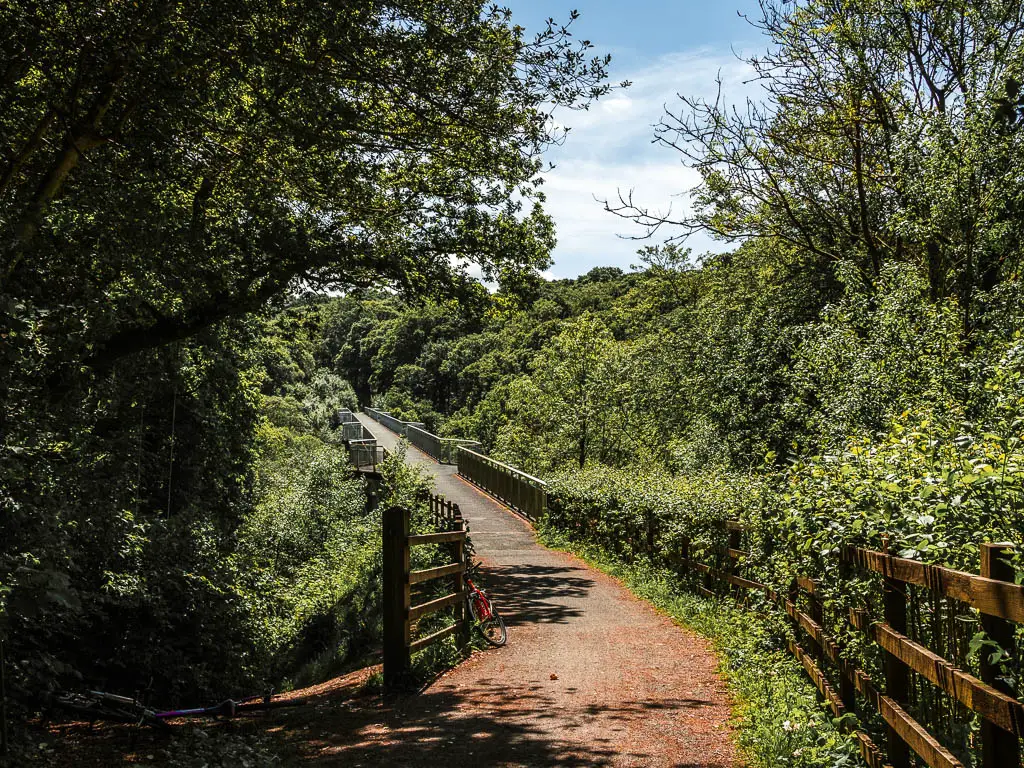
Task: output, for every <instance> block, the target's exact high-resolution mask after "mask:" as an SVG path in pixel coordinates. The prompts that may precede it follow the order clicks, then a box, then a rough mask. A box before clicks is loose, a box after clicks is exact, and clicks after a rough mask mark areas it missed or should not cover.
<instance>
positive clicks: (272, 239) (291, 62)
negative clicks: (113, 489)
mask: <svg viewBox="0 0 1024 768" xmlns="http://www.w3.org/2000/svg"><path fill="white" fill-rule="evenodd" d="M0 29H2V30H3V33H2V35H0V52H2V60H3V62H4V64H3V68H2V71H0V290H2V294H3V296H4V302H3V304H2V305H0V312H2V318H3V321H2V324H3V325H5V326H8V325H15V326H18V327H19V328H20V329H21V332H20V334H19V337H21V338H24V336H23V335H22V334H26V333H34V334H36V342H35V344H36V348H37V349H42V348H45V349H46V351H47V356H48V357H54V356H57V355H60V356H62V357H64V358H66V359H71V360H73V361H78V362H82V361H84V362H86V363H89V364H109V363H110V362H111V361H112V360H114V359H117V358H119V357H122V356H124V355H127V354H131V353H133V352H136V351H138V350H140V349H144V348H147V347H152V346H155V345H160V344H163V343H167V342H169V341H174V340H177V339H181V338H185V337H187V336H189V335H192V334H194V333H196V332H197V331H199V330H201V329H203V328H206V327H209V326H210V325H211V324H213V323H214V322H216V321H217V320H220V319H222V318H224V317H227V316H230V315H237V314H243V313H246V312H250V311H253V310H256V309H259V308H261V307H262V306H263V305H265V304H266V302H267V301H268V300H269V299H271V298H272V297H275V296H281V295H282V294H283V293H284V292H285V290H286V289H287V288H289V287H293V286H296V285H298V284H305V285H314V286H320V287H332V288H336V289H337V288H343V287H347V286H353V285H365V284H368V283H371V282H378V281H390V282H392V283H393V284H394V285H396V286H397V287H399V288H404V289H407V290H410V291H423V290H426V289H427V288H428V287H429V286H431V285H437V284H438V283H445V284H447V285H452V284H457V283H458V282H459V279H458V278H459V276H460V269H459V268H457V267H454V266H453V258H454V257H458V259H460V260H464V261H468V262H476V263H479V264H482V265H483V266H484V268H485V272H486V274H488V275H491V274H495V273H496V272H497V271H499V270H501V269H507V268H520V269H523V268H525V269H532V268H534V267H537V266H543V265H545V264H546V263H547V252H548V250H549V249H550V247H551V245H552V243H553V230H552V226H551V222H550V220H549V219H548V218H547V217H546V216H545V215H544V214H543V212H542V211H541V209H540V207H539V206H536V207H532V208H530V206H531V205H533V204H534V203H536V202H538V201H539V200H540V197H541V196H540V195H539V193H538V190H537V181H538V173H539V171H540V169H541V157H540V155H541V152H542V151H543V150H544V148H545V147H546V146H547V145H549V144H550V143H551V142H553V141H557V140H558V139H559V136H558V135H557V134H556V133H554V132H553V129H552V127H551V126H552V123H551V121H550V120H549V114H550V112H551V110H552V109H554V108H557V107H560V106H586V104H587V103H588V102H589V100H590V99H592V98H595V97H597V96H599V95H601V94H602V93H603V92H605V90H607V88H608V85H607V84H605V83H604V82H603V81H604V78H605V74H606V71H605V66H606V64H607V59H606V58H588V57H587V49H588V47H589V43H587V42H586V41H582V42H577V41H575V40H574V39H573V38H572V35H571V33H570V31H569V30H568V28H567V27H564V26H558V25H555V24H554V23H553V22H551V23H549V25H548V26H547V28H546V29H545V30H544V31H542V32H541V33H540V34H539V35H537V36H536V38H535V39H532V40H527V39H525V38H524V31H523V29H522V28H521V27H518V26H513V25H512V24H511V21H510V14H509V12H508V11H507V10H504V9H501V8H498V7H497V6H491V5H488V4H485V3H483V2H481V1H480V0H457V1H456V2H450V1H446V2H405V1H404V0H398V1H384V2H382V1H380V0H356V1H355V2H345V3H323V2H317V1H314V0H288V1H287V2H273V1H269V0H243V2H236V1H235V0H230V2H229V1H227V0H224V1H220V0H214V1H213V2H204V3H189V2H169V1H167V0H148V1H146V2H140V3H130V4H129V3H117V4H113V5H111V4H109V3H101V2H95V1H90V0H64V1H62V2H57V3H50V2H46V3H41V2H28V3H23V2H13V3H12V2H4V3H0ZM524 206H525V207H526V210H525V211H524V210H522V209H523V208H524ZM10 343H12V340H11V339H7V341H6V344H10Z"/></svg>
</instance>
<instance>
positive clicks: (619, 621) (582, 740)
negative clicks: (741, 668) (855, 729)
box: [303, 415, 739, 768]
mask: <svg viewBox="0 0 1024 768" xmlns="http://www.w3.org/2000/svg"><path fill="white" fill-rule="evenodd" d="M360 418H361V420H363V423H364V424H365V425H366V426H367V427H368V428H369V429H370V431H371V432H372V433H373V434H374V435H375V436H376V437H377V439H378V441H379V442H380V443H382V444H384V445H385V446H387V447H388V448H392V447H394V446H395V445H396V444H397V442H398V438H397V436H396V435H394V433H392V432H390V431H389V430H387V429H385V428H384V427H383V426H381V425H380V424H378V423H376V422H374V421H372V420H370V419H369V418H368V417H365V416H363V415H360ZM407 460H408V461H410V462H415V463H418V464H420V465H422V466H423V468H424V469H425V470H426V471H428V472H429V473H431V474H432V475H433V476H434V478H435V482H436V488H437V491H438V492H439V493H442V494H444V496H445V497H447V498H448V499H451V500H452V501H454V502H457V503H458V504H459V506H460V508H461V509H462V513H463V516H464V517H465V518H466V519H467V520H468V521H469V525H470V533H471V535H472V537H473V544H474V546H475V547H476V551H477V554H478V556H479V558H480V559H481V560H482V561H483V563H484V566H485V568H484V581H485V583H486V585H487V587H488V589H489V591H490V592H491V594H492V595H493V596H494V598H495V602H496V603H497V605H498V607H499V608H500V609H501V611H502V615H503V616H504V617H505V620H506V623H507V624H508V627H509V641H508V645H506V646H505V647H504V648H499V649H493V650H488V651H485V652H482V653H476V654H474V655H473V657H472V658H470V659H469V660H468V661H466V662H464V663H463V664H461V665H459V666H458V667H457V668H455V669H454V670H452V671H451V672H449V673H448V674H446V675H444V676H443V677H441V678H440V679H439V680H437V681H436V682H435V683H434V684H433V685H431V686H430V687H429V688H428V689H427V690H426V691H424V692H423V693H422V694H420V695H418V696H406V697H400V698H397V699H395V700H390V701H389V700H385V701H383V702H381V704H380V705H379V706H377V707H372V708H369V711H367V708H365V707H354V708H353V709H352V711H351V712H349V713H341V714H340V716H338V715H335V716H333V717H331V718H330V720H331V724H330V725H331V727H330V728H329V729H326V731H325V730H323V729H322V727H317V726H316V725H313V726H312V727H311V728H310V730H309V731H306V732H305V733H304V734H303V736H304V738H305V740H306V745H307V747H306V749H304V750H303V751H304V752H305V757H306V758H307V759H311V760H312V761H313V762H315V763H317V764H329V765H346V766H357V765H362V766H376V765H388V766H447V768H462V767H463V766H467V767H468V766H474V767H475V766H555V765H558V766H591V765H608V766H674V767H676V768H683V767H684V766H704V767H706V768H731V767H732V766H736V765H738V764H739V763H738V760H737V756H736V751H735V748H734V746H733V743H732V740H731V739H730V735H729V725H728V720H729V714H730V707H729V699H728V695H727V692H726V689H725V685H724V684H723V682H722V681H721V680H720V679H719V677H718V676H717V675H716V674H715V666H716V663H717V662H716V659H715V657H714V655H713V654H712V652H711V651H710V650H709V648H708V644H707V642H706V641H705V640H703V639H702V638H699V637H697V636H696V635H694V634H692V633H691V632H688V631H686V630H684V629H682V628H680V627H678V626H676V625H675V624H673V623H672V621H671V620H669V619H668V618H666V617H665V616H663V615H661V614H659V613H657V612H656V611H655V610H654V609H653V608H652V607H651V606H650V605H649V604H647V603H645V602H643V601H641V600H639V599H637V598H636V597H634V596H633V595H632V594H631V593H629V592H628V591H627V590H626V589H625V588H624V587H623V586H622V585H621V584H619V583H618V582H617V581H615V580H614V579H612V578H610V577H608V576H606V575H604V574H602V573H600V572H598V571H596V570H594V569H592V568H590V567H588V566H587V565H586V564H585V563H583V562H581V561H580V560H578V559H576V558H574V557H572V556H570V555H566V554H563V553H560V552H554V551H552V550H549V549H546V548H545V547H543V546H541V545H540V544H539V543H538V542H537V540H536V537H535V535H534V533H533V530H532V528H531V527H530V526H529V525H528V524H527V523H526V522H524V521H523V520H522V519H521V518H519V517H518V516H517V515H515V514H513V513H511V512H510V511H509V510H507V509H506V508H505V507H504V506H502V505H501V504H499V503H497V502H495V501H494V500H492V499H491V498H490V497H489V496H487V495H485V494H483V493H482V492H480V491H479V490H477V489H476V488H474V487H473V486H471V485H469V484H468V483H466V482H465V481H463V480H462V479H461V478H459V477H458V476H457V475H456V474H455V468H454V467H450V466H444V465H439V464H437V463H436V462H435V461H434V460H433V459H431V458H430V457H428V456H426V455H425V454H423V453H421V452H420V451H418V450H416V449H415V448H413V447H412V446H409V448H408V453H407ZM310 731H313V732H312V733H311V732H310ZM317 731H320V732H319V733H317ZM327 731H329V732H327Z"/></svg>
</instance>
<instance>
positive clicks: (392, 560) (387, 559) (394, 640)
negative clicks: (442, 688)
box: [383, 496, 469, 686]
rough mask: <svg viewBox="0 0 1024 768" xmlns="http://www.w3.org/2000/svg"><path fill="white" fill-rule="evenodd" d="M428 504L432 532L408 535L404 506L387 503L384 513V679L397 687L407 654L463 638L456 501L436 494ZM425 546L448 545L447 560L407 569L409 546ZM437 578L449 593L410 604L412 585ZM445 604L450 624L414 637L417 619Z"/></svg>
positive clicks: (463, 560)
mask: <svg viewBox="0 0 1024 768" xmlns="http://www.w3.org/2000/svg"><path fill="white" fill-rule="evenodd" d="M429 504H430V511H431V516H432V520H433V524H434V527H435V528H436V529H437V530H438V532H436V533H426V534H419V535H412V534H410V532H409V518H410V515H409V510H407V509H405V508H403V507H392V508H390V509H387V510H385V511H384V515H383V553H384V574H383V578H384V590H383V603H384V682H385V684H386V685H389V686H401V685H403V684H404V683H405V682H406V680H407V678H408V674H409V671H410V669H411V665H412V654H414V653H416V652H417V651H421V650H423V649H424V648H426V647H428V646H430V645H432V644H433V643H436V642H438V641H439V640H442V639H444V638H446V637H449V636H451V635H455V634H459V635H460V636H461V637H460V641H461V642H463V643H465V642H466V641H468V635H469V616H468V615H467V613H466V609H465V598H466V588H465V583H464V574H465V572H466V568H467V565H468V562H467V544H468V541H467V536H468V532H467V529H466V524H465V521H464V520H463V519H462V513H461V512H460V511H459V507H458V505H457V504H452V503H451V502H450V501H446V500H445V499H444V498H443V497H440V496H431V497H430V499H429ZM429 544H447V545H449V546H450V550H451V554H452V562H450V563H447V564H445V565H441V566H438V567H435V568H427V569H425V570H418V571H413V570H411V567H410V552H411V549H412V548H413V547H418V546H425V545H429ZM437 579H451V580H452V588H451V591H450V592H448V593H446V594H444V595H442V596H440V597H432V598H430V599H429V600H427V601H426V602H422V603H419V604H417V605H413V604H412V598H413V589H414V588H415V587H416V585H422V584H426V583H427V582H431V581H435V580H437ZM449 607H452V608H454V621H453V623H452V624H450V625H448V626H447V627H444V628H443V629H440V630H438V631H436V632H433V633H431V634H429V635H427V636H425V637H419V638H416V639H413V635H414V634H415V631H416V629H417V626H416V625H417V624H418V623H419V620H420V619H422V618H423V617H424V616H428V615H430V614H433V613H436V612H437V611H441V610H443V609H445V608H449Z"/></svg>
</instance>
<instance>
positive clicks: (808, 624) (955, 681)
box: [682, 523, 1024, 768]
mask: <svg viewBox="0 0 1024 768" xmlns="http://www.w3.org/2000/svg"><path fill="white" fill-rule="evenodd" d="M728 529H729V546H728V548H727V550H726V553H727V557H725V558H720V559H723V560H725V562H726V565H725V566H724V567H715V566H711V565H707V564H705V563H700V562H697V561H695V560H691V559H690V557H689V548H688V546H687V545H685V544H684V546H683V552H682V555H683V557H682V563H683V565H684V566H686V567H687V568H689V569H690V570H693V571H696V572H697V573H700V574H702V575H703V576H704V578H705V582H704V585H703V586H702V587H701V591H702V592H706V593H712V592H713V589H711V587H713V586H715V585H716V584H720V585H722V586H723V587H725V585H728V587H726V588H727V589H729V591H735V590H736V589H737V588H739V589H742V590H755V591H759V592H762V593H763V594H764V595H765V596H766V597H767V598H768V600H769V601H771V602H774V603H775V604H776V605H778V606H779V607H780V609H782V610H783V611H784V612H785V613H786V614H787V616H788V617H789V618H790V620H791V622H792V625H793V630H794V636H795V637H796V638H797V639H796V641H795V642H790V644H789V650H790V652H791V653H792V654H793V655H794V656H795V657H796V658H797V660H798V661H799V662H800V663H801V665H802V666H803V667H804V670H805V671H806V672H807V675H808V677H810V678H811V680H812V681H814V683H815V685H816V686H817V688H818V690H819V691H820V692H821V695H822V697H823V698H824V699H825V701H826V702H827V703H828V706H829V708H830V709H831V710H832V712H833V714H835V716H836V717H843V715H844V714H846V713H852V712H855V711H856V706H857V699H858V697H859V698H860V699H861V700H863V701H865V702H866V704H867V705H868V707H869V708H871V709H873V710H874V711H875V712H876V713H877V714H878V715H879V716H880V717H881V719H882V721H883V722H884V723H885V726H886V749H885V753H884V754H883V752H882V750H881V749H879V748H878V747H877V746H876V745H875V744H874V742H873V741H872V740H871V738H870V737H869V736H868V735H867V734H866V733H864V732H857V733H856V737H857V739H858V741H859V744H860V751H861V755H862V757H863V758H864V760H865V762H866V763H867V764H868V765H869V766H872V768H882V766H891V768H910V766H911V765H914V764H916V761H915V759H914V758H913V757H912V755H914V754H916V755H917V760H919V761H920V762H921V763H923V764H924V765H927V766H930V768H963V763H962V762H961V761H960V760H959V759H958V758H957V757H956V756H955V755H953V753H952V752H951V751H950V750H949V749H947V748H946V747H945V746H943V745H942V744H941V743H940V742H939V740H938V739H937V738H935V736H934V735H933V734H931V733H930V732H929V731H928V729H927V728H926V727H925V726H923V725H922V724H921V723H920V722H918V721H917V720H916V719H915V718H914V717H913V716H912V715H911V714H910V713H909V712H908V708H909V706H910V696H909V694H910V690H911V687H912V686H911V677H912V676H914V675H916V676H919V678H920V679H922V680H925V681H927V682H928V683H930V684H931V685H933V686H934V687H935V688H937V689H939V690H940V691H942V692H943V693H945V694H947V695H949V696H950V697H952V698H953V699H954V700H956V701H957V702H959V703H960V704H961V705H963V706H964V707H966V708H967V709H969V710H970V711H972V712H974V713H975V714H977V715H978V717H979V718H980V719H981V726H982V727H981V734H980V737H981V760H980V762H979V763H978V766H979V768H1019V766H1020V765H1021V750H1020V743H1021V738H1022V736H1024V704H1022V703H1021V702H1020V701H1019V700H1018V699H1017V698H1016V692H1015V691H1014V690H1013V688H1012V686H1011V684H1010V683H1009V682H1008V681H1007V680H1006V679H1005V678H1004V677H1002V676H1000V674H999V669H998V666H997V665H995V664H992V663H989V655H990V654H991V648H989V649H984V648H983V649H982V652H981V656H980V666H979V668H980V670H981V677H980V678H978V677H975V676H973V675H972V674H970V673H969V672H967V671H964V670H962V669H960V668H959V667H958V666H957V665H956V664H954V663H953V662H951V661H949V660H947V659H944V658H942V657H941V656H940V655H939V654H936V653H934V652H933V651H931V650H930V649H928V648H926V647H925V646H924V645H922V644H920V643H918V642H915V641H913V640H912V639H910V638H909V637H908V636H907V590H906V587H905V585H907V584H913V585H917V586H920V587H923V588H925V589H927V590H929V591H930V592H931V593H932V594H934V595H935V596H938V597H945V598H950V599H954V600H957V601H960V602H962V603H964V604H966V605H969V606H970V607H972V608H974V609H975V610H977V611H978V612H979V613H980V614H981V617H982V624H983V629H984V631H985V633H986V634H987V635H988V638H989V639H991V640H993V641H995V642H996V643H998V644H999V646H1000V647H1001V648H1002V649H1003V650H1004V651H1005V652H1007V653H1008V654H1009V655H1010V657H1011V658H1015V656H1016V646H1015V642H1014V638H1015V634H1016V626H1015V623H1024V586H1021V585H1018V584H1016V583H1014V577H1015V572H1014V569H1013V567H1012V565H1010V563H1009V557H1010V555H1011V554H1012V553H1013V551H1014V550H1013V545H1011V544H983V545H982V547H981V574H973V573H965V572H963V571H956V570H953V569H951V568H945V567H943V566H938V565H929V564H926V563H921V562H918V561H916V560H908V559H906V558H900V557H894V556H892V555H891V554H889V553H888V552H882V551H875V550H869V549H863V548H859V547H846V548H844V549H843V551H842V552H841V553H840V556H839V560H840V565H841V566H844V567H852V568H855V569H860V570H861V571H866V572H873V573H876V574H879V575H881V577H882V605H883V613H884V615H883V616H882V617H881V619H878V618H874V617H871V616H870V615H869V614H868V612H867V611H865V610H860V609H858V610H853V611H851V612H850V615H849V616H848V617H846V618H847V620H848V621H849V624H850V625H851V626H852V627H853V628H854V629H856V630H859V631H861V632H863V633H865V634H866V636H867V637H868V638H870V639H871V640H872V641H873V642H874V643H876V644H877V645H878V646H879V647H880V648H881V650H882V652H883V659H884V664H883V670H884V678H885V679H884V686H883V690H881V691H880V690H879V688H878V687H876V685H875V683H874V682H873V681H872V680H871V678H870V677H869V676H868V675H867V674H866V673H865V672H864V671H863V670H860V669H858V668H856V667H855V666H854V665H853V664H852V663H851V662H850V661H849V660H848V659H847V657H846V656H844V654H843V652H842V649H841V647H840V645H839V643H837V642H836V640H835V639H834V638H833V637H831V636H830V635H829V634H828V633H827V632H826V630H825V629H824V625H825V618H824V614H825V604H824V602H823V600H822V598H821V594H820V593H821V583H820V582H818V581H817V580H815V579H810V578H806V577H797V578H795V579H793V581H792V583H791V585H790V588H789V591H788V593H787V594H785V595H783V594H780V593H778V592H776V591H775V590H773V589H771V588H770V587H768V586H766V585H764V584H760V583H758V582H756V581H751V580H749V579H745V578H743V577H742V576H740V575H738V573H736V572H735V570H736V566H737V564H739V563H742V561H743V559H744V558H745V556H746V555H747V553H746V552H745V551H744V550H743V549H742V548H741V545H740V540H739V536H740V535H742V531H743V526H742V525H741V524H739V523H729V524H728ZM803 605H806V606H807V608H806V610H804V609H803V608H802V607H801V606H803ZM832 680H836V681H837V682H838V690H837V689H836V687H835V686H833V683H832Z"/></svg>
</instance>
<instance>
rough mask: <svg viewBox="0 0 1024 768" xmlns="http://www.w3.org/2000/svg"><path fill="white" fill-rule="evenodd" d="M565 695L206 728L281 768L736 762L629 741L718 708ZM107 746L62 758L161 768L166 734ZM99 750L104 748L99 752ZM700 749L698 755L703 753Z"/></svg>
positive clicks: (319, 702)
mask: <svg viewBox="0 0 1024 768" xmlns="http://www.w3.org/2000/svg"><path fill="white" fill-rule="evenodd" d="M558 692H559V691H557V690H556V689H553V688H552V687H551V686H550V685H546V684H545V681H541V680H536V681H527V682H526V683H524V684H522V685H518V686H511V687H510V686H509V684H508V682H507V681H505V680H502V679H499V678H493V677H489V678H484V679H481V680H476V681H474V682H473V683H472V684H470V685H461V686H460V685H457V684H455V683H445V682H444V681H443V680H442V681H440V682H439V683H438V684H436V685H435V686H434V687H432V688H430V689H428V690H427V691H426V692H424V693H420V694H405V695H385V696H381V695H368V696H362V697H358V698H354V699H352V698H347V697H342V698H341V699H337V698H333V697H323V698H319V699H316V700H314V702H313V703H311V704H309V705H307V706H306V707H304V708H297V709H292V710H285V711H277V712H273V713H270V714H266V715H263V716H260V717H256V718H246V719H240V720H236V721H232V722H230V723H221V724H218V725H214V724H206V725H205V726H204V728H205V730H206V731H207V732H208V731H209V730H210V728H218V729H228V730H230V731H232V732H233V733H235V734H236V735H237V736H241V737H245V736H254V735H257V734H259V735H260V741H261V743H262V744H263V746H264V747H265V748H269V749H270V750H271V751H273V752H275V753H276V754H277V755H279V757H280V759H281V764H282V765H316V766H321V765H322V766H396V767H397V768H400V767H402V766H408V767H409V768H421V767H426V766H430V767H431V768H433V767H434V766H445V767H446V768H462V767H463V766H467V767H469V766H473V767H475V766H610V765H652V764H655V765H660V766H675V767H677V768H684V767H685V766H697V765H700V766H703V768H727V767H728V766H730V765H731V764H730V763H728V762H722V761H720V760H719V761H716V758H713V757H712V758H709V759H708V760H705V761H700V762H692V761H691V762H679V761H676V760H675V759H674V757H675V756H673V755H670V754H665V753H664V752H665V744H664V743H661V742H659V741H657V740H653V741H641V742H638V741H637V740H634V739H630V738H629V734H630V733H632V732H634V731H635V729H636V728H637V727H638V726H639V724H640V723H641V721H643V720H644V719H645V718H647V717H649V715H650V713H651V712H653V711H659V712H666V711H667V712H668V713H669V714H671V713H672V712H673V711H682V710H692V709H699V708H701V707H705V706H713V702H711V701H706V700H703V699H693V698H668V699H658V700H642V701H624V702H621V703H615V704H613V705H609V704H598V703H593V702H590V701H580V703H579V705H578V706H577V705H575V704H573V703H572V700H573V698H575V695H579V694H578V692H577V691H576V690H575V689H573V688H568V689H565V688H563V689H561V691H560V693H562V694H564V693H566V692H568V693H570V694H572V695H571V696H570V703H569V704H568V705H566V703H565V698H564V696H563V697H559V696H557V695H556V693H558ZM631 726H632V727H631ZM79 729H84V726H81V727H79ZM74 731H75V729H74V728H65V729H64V732H63V734H62V735H63V736H64V737H68V736H74ZM184 732H185V731H184V730H183V729H182V730H179V733H184ZM55 735H56V734H55ZM78 735H79V736H81V735H82V733H81V732H79V734H78ZM79 741H81V739H79ZM85 741H86V742H88V741H89V739H86V740H85ZM71 742H72V743H74V739H73V738H72V739H71ZM101 742H102V743H95V742H94V743H93V744H92V745H91V747H92V748H91V749H89V748H87V749H84V750H83V749H74V748H72V749H70V750H67V751H64V752H63V755H64V757H65V758H72V759H74V760H75V762H73V763H69V764H75V765H129V764H134V763H136V762H137V761H138V760H139V759H140V757H141V756H142V755H147V753H148V754H153V753H154V751H155V753H156V754H155V757H156V761H155V763H154V762H153V761H152V760H146V762H147V763H149V764H156V765H160V764H161V762H160V757H159V756H160V755H161V754H165V753H164V752H163V750H162V749H161V745H162V744H166V737H165V736H162V735H160V734H158V733H155V732H153V731H150V730H146V729H143V730H141V731H139V730H134V729H130V728H127V727H125V726H119V727H117V728H116V729H113V730H108V731H107V732H106V733H105V734H104V735H103V736H102V738H101ZM69 746H70V745H69ZM79 746H81V744H80V745H79ZM97 747H101V749H99V750H98V751H97V749H96V748H97ZM695 751H696V752H697V753H698V754H700V749H699V747H698V748H697V749H695ZM90 757H92V758H93V759H90ZM688 757H691V756H688Z"/></svg>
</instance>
